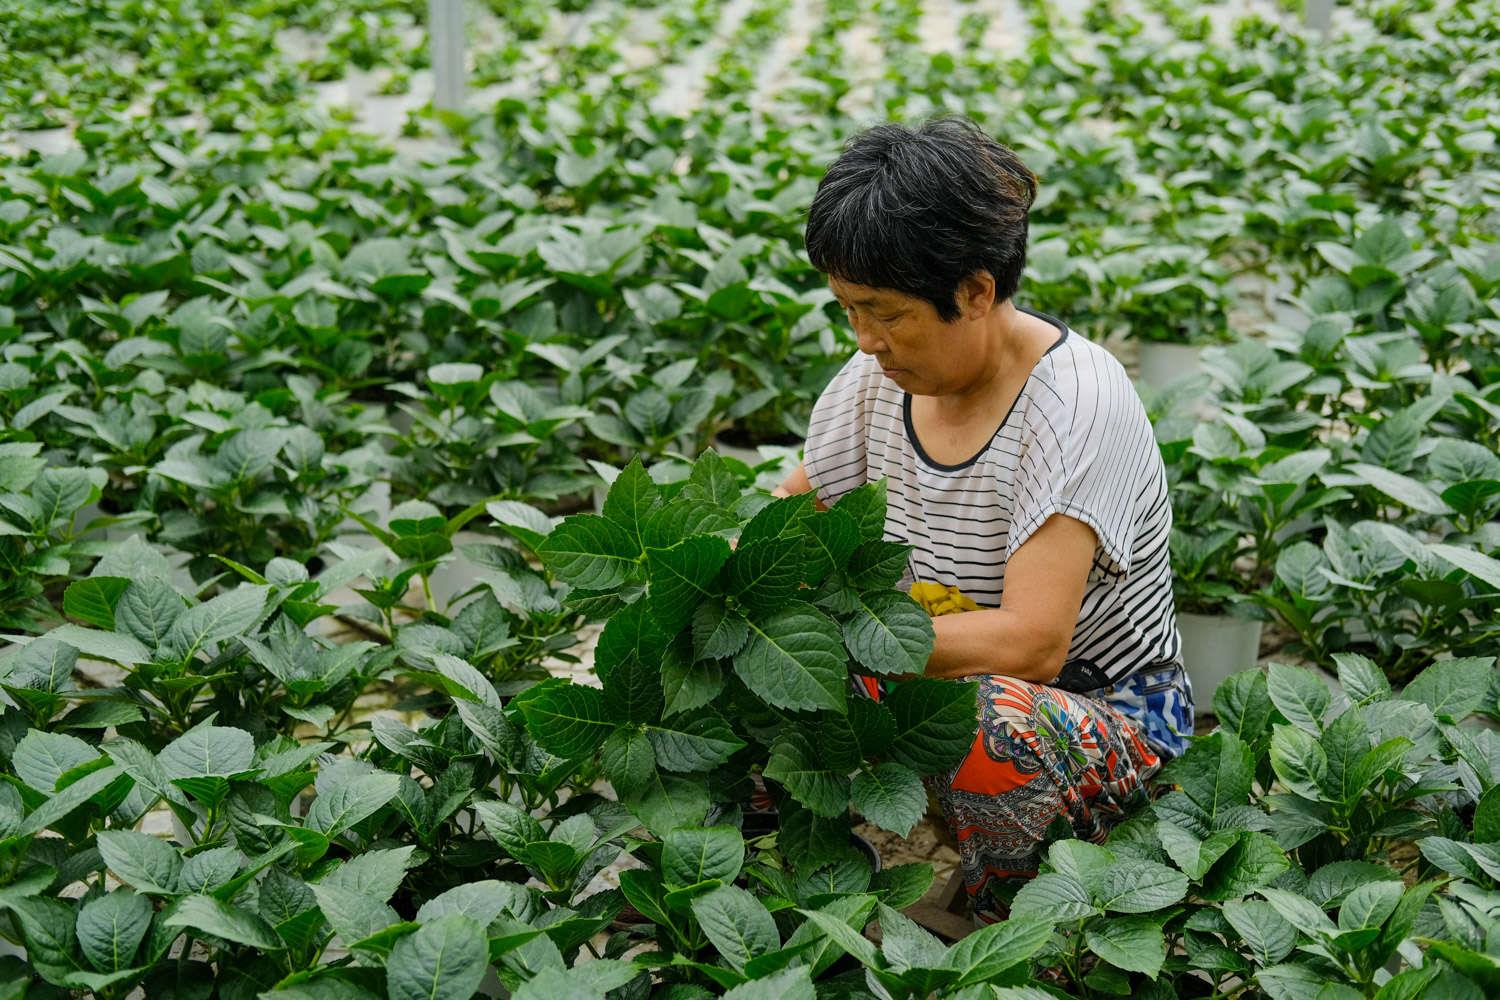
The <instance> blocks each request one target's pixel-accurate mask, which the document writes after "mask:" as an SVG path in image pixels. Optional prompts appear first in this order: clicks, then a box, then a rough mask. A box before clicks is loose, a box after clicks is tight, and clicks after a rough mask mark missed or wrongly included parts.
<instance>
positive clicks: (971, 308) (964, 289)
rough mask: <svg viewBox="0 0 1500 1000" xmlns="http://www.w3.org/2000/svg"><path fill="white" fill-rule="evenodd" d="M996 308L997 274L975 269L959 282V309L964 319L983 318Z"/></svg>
mask: <svg viewBox="0 0 1500 1000" xmlns="http://www.w3.org/2000/svg"><path fill="white" fill-rule="evenodd" d="M993 308H995V276H994V275H993V274H991V273H990V272H988V271H983V270H981V271H975V272H974V273H973V274H971V275H969V276H968V277H967V278H964V279H963V280H962V281H960V282H959V283H958V311H959V313H960V315H962V316H963V318H964V319H967V320H971V321H974V320H981V319H984V318H985V317H986V316H988V315H989V314H990V310H991V309H993Z"/></svg>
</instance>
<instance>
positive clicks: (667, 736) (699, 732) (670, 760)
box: [645, 714, 745, 773]
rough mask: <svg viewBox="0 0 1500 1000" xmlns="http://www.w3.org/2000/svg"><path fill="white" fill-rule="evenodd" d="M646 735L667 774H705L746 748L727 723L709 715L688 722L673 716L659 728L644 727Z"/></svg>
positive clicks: (696, 717)
mask: <svg viewBox="0 0 1500 1000" xmlns="http://www.w3.org/2000/svg"><path fill="white" fill-rule="evenodd" d="M645 734H646V738H647V739H648V740H650V742H651V749H652V750H653V751H655V753H656V760H657V763H659V764H660V765H661V766H662V767H664V768H666V769H667V770H668V771H682V772H687V773H693V772H697V771H707V770H709V769H711V768H713V767H717V766H718V765H720V764H722V763H724V762H725V761H727V760H728V759H729V758H730V757H731V756H732V755H733V754H734V752H735V751H737V750H739V749H740V748H741V747H743V746H744V745H745V741H744V740H742V739H740V738H739V737H738V736H736V735H735V734H734V730H733V729H731V728H730V726H729V723H727V722H725V721H724V720H723V719H721V718H719V717H718V716H717V715H712V714H702V715H698V716H695V717H693V718H691V719H685V718H681V717H675V716H674V717H673V718H670V719H666V720H663V722H662V723H661V725H659V726H646V727H645Z"/></svg>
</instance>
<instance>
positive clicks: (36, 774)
mask: <svg viewBox="0 0 1500 1000" xmlns="http://www.w3.org/2000/svg"><path fill="white" fill-rule="evenodd" d="M98 759H99V751H98V750H97V749H96V748H94V747H93V746H90V745H89V744H88V743H85V742H84V741H83V740H81V739H79V738H78V737H76V736H67V735H64V734H62V733H48V732H43V731H42V730H40V729H31V730H28V731H27V733H26V735H25V736H23V737H21V741H20V742H19V743H17V744H16V745H15V750H14V751H12V756H11V768H12V769H13V770H14V771H15V774H16V777H18V778H20V779H21V780H22V781H23V782H25V783H26V785H27V787H29V788H34V789H36V790H37V791H39V792H45V793H47V794H48V795H50V794H52V793H53V792H54V791H56V790H57V781H58V779H59V778H61V777H62V776H63V775H64V774H67V773H68V772H69V771H71V770H73V769H74V768H76V767H82V766H83V765H84V764H87V763H89V762H91V761H94V760H98Z"/></svg>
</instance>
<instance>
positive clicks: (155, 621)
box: [115, 575, 186, 649]
mask: <svg viewBox="0 0 1500 1000" xmlns="http://www.w3.org/2000/svg"><path fill="white" fill-rule="evenodd" d="M185 610H186V605H184V604H183V601H182V596H181V595H180V594H178V593H177V591H175V590H173V589H172V585H171V584H170V583H168V582H167V581H166V580H163V579H162V578H161V577H159V576H152V575H147V576H139V577H135V578H133V579H132V580H131V581H130V586H128V587H127V588H125V593H124V594H123V595H121V597H120V602H119V604H117V605H116V606H115V628H116V629H118V630H119V631H121V632H124V633H127V634H129V635H132V636H134V637H135V638H136V639H138V640H139V641H140V642H142V643H144V644H145V645H146V646H147V648H149V649H156V648H157V647H158V646H160V645H161V644H162V643H163V642H165V641H166V638H167V636H168V634H169V633H170V632H171V631H172V626H173V624H174V623H175V622H176V621H177V619H178V618H179V617H181V616H182V613H183V612H184V611H185Z"/></svg>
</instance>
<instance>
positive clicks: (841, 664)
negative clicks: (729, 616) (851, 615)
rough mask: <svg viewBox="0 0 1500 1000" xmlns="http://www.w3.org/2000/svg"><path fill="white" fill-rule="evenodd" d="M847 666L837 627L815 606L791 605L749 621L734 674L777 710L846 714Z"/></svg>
mask: <svg viewBox="0 0 1500 1000" xmlns="http://www.w3.org/2000/svg"><path fill="white" fill-rule="evenodd" d="M846 664H847V660H846V659H845V656H844V643H843V640H842V638H841V637H840V635H839V628H838V625H837V624H835V623H834V622H833V621H832V620H831V619H830V618H829V617H828V616H827V615H825V614H823V613H822V612H821V611H819V610H818V609H817V608H814V607H813V606H812V605H810V604H803V603H801V602H793V603H791V604H788V605H787V606H786V607H785V608H783V609H782V610H781V611H778V612H776V613H775V614H773V615H771V616H769V617H768V618H765V619H764V620H761V621H752V622H751V623H750V641H749V642H748V643H747V644H746V645H745V648H744V649H743V650H741V651H740V652H739V654H738V655H736V656H735V658H734V672H735V673H736V674H738V675H739V678H740V680H742V681H744V682H745V686H746V687H748V688H749V689H750V690H751V691H753V692H755V693H756V694H757V695H759V696H760V697H761V698H763V699H765V700H766V701H767V702H769V703H770V704H772V705H775V706H776V707H778V708H789V709H798V710H805V709H820V708H824V709H832V710H833V711H843V710H844V705H845V699H846V687H847V684H848V672H847V667H846Z"/></svg>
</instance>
